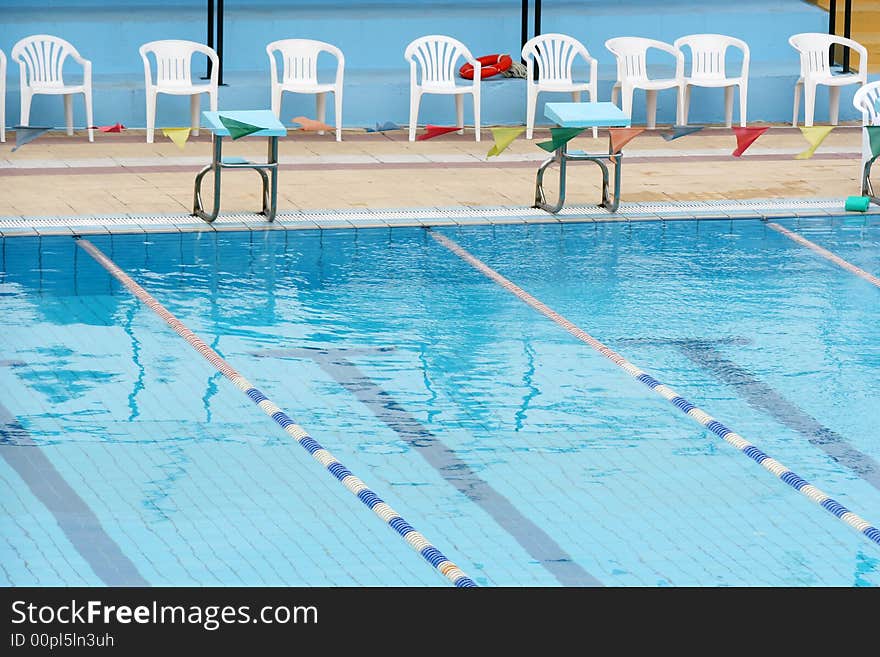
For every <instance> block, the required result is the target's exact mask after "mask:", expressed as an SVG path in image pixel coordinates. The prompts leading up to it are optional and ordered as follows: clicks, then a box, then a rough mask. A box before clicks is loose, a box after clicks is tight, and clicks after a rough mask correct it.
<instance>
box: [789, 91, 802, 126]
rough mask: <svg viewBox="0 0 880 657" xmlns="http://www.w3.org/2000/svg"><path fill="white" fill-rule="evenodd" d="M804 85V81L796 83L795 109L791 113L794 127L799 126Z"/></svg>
mask: <svg viewBox="0 0 880 657" xmlns="http://www.w3.org/2000/svg"><path fill="white" fill-rule="evenodd" d="M803 86H804V83H803V82H798V83H797V84H795V85H794V111H793V112H792V115H791V127H792V128H796V127H797V120H798V112H800V109H801V89H803Z"/></svg>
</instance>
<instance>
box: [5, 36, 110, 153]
mask: <svg viewBox="0 0 880 657" xmlns="http://www.w3.org/2000/svg"><path fill="white" fill-rule="evenodd" d="M11 56H12V59H13V61H17V62H18V67H19V69H20V70H21V77H20V80H21V81H20V84H21V117H20V118H19V124H20V125H22V126H27V125H29V121H30V115H31V100H32V99H33V97H34V96H35V95H36V94H51V95H60V96H64V119H65V122H66V123H67V134H68V135H72V134H73V94H82V95H83V97H84V98H85V106H86V129H87V130H88V132H89V141H94V140H95V137H94V130H93V127H94V125H93V123H92V63H91V62H90V61H89V60H88V59H84V58H83V57H82V56H81V55H80V54H79V52H77V50H76V48H74V47H73V45H71V44H70V43H68V42H67V41H65V40H64V39H60V38H59V37H56V36H51V35H49V34H34V35H32V36H27V37H25V38H23V39H21V40H20V41H19V42H18V43H16V44H15V45H14V46H13V47H12V53H11ZM68 57H71V58H73V60H74V61H75V62H77V63H78V64H80V65H81V66H82V68H83V81H82V84H64V75H63V70H64V60H66V59H67V58H68Z"/></svg>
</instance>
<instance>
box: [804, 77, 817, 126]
mask: <svg viewBox="0 0 880 657" xmlns="http://www.w3.org/2000/svg"><path fill="white" fill-rule="evenodd" d="M815 112H816V85H815V84H810V83H809V82H804V127H806V128H810V127H812V126H813V116H814V115H815Z"/></svg>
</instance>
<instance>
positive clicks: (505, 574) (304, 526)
mask: <svg viewBox="0 0 880 657" xmlns="http://www.w3.org/2000/svg"><path fill="white" fill-rule="evenodd" d="M778 223H779V224H781V225H783V226H785V227H786V228H788V229H790V230H793V231H796V232H798V233H799V234H801V235H803V236H804V237H806V238H807V239H809V240H811V241H813V242H815V243H817V244H819V245H821V246H823V247H824V248H826V249H828V250H830V251H832V252H834V253H835V254H837V255H838V256H840V257H841V258H844V259H846V260H848V261H849V262H851V263H853V264H854V265H856V266H858V267H861V268H862V269H865V270H866V271H868V272H870V273H872V274H874V275H877V274H878V272H880V223H878V222H877V220H876V219H874V218H870V217H858V218H846V219H834V220H829V219H801V220H796V219H783V220H779V221H778ZM432 231H433V232H434V233H438V234H441V235H443V236H446V237H447V238H449V239H451V240H453V241H454V242H455V243H457V244H458V245H460V246H461V247H462V248H463V249H465V250H466V251H467V252H469V253H470V254H472V255H473V256H474V257H476V258H478V259H480V260H481V261H482V262H484V263H485V264H486V265H488V266H489V267H491V268H492V269H494V270H496V271H497V272H499V273H500V274H501V275H503V276H504V277H506V278H508V279H509V280H510V281H512V282H513V283H515V284H516V285H518V286H519V287H521V288H522V289H524V290H525V291H527V292H528V293H529V294H531V295H532V296H534V297H535V298H537V299H538V300H540V301H541V302H543V303H544V304H546V306H548V307H549V308H551V309H553V310H554V311H555V312H557V313H559V314H560V315H562V316H564V317H565V318H566V319H568V320H569V321H571V322H572V323H574V324H575V325H577V326H578V327H580V328H581V329H583V330H584V331H586V332H587V333H589V334H590V335H591V336H593V337H595V338H596V339H597V340H600V341H602V342H603V343H604V344H606V345H608V346H609V347H611V348H612V349H614V350H615V351H616V352H618V353H619V354H621V355H622V356H623V357H624V358H626V359H628V360H629V361H631V362H632V363H634V364H635V365H637V366H638V367H640V368H641V369H643V370H645V371H646V372H648V373H649V374H651V375H652V376H653V377H655V378H656V379H658V380H659V381H660V382H662V383H664V384H666V385H668V386H670V387H672V388H674V389H675V390H676V391H677V392H678V393H679V394H680V395H681V396H682V397H684V398H686V399H687V400H688V401H689V402H691V403H692V404H695V405H696V406H698V407H700V408H701V409H703V410H705V411H706V412H707V413H709V414H711V415H712V416H714V417H715V418H717V419H718V420H719V421H720V422H722V423H724V424H725V425H726V426H728V427H730V428H731V429H732V430H734V431H736V432H737V433H738V434H740V435H741V436H743V437H744V438H745V439H747V440H749V441H750V442H752V443H754V444H755V445H756V446H757V447H758V448H760V449H761V450H763V451H764V452H765V453H767V454H768V455H769V456H771V457H772V458H774V459H776V460H777V461H779V462H781V463H782V464H783V465H784V466H785V467H786V468H788V469H790V470H792V471H794V472H795V473H797V474H798V475H799V476H800V477H802V478H803V479H804V480H806V481H807V482H809V484H811V485H813V486H815V487H816V488H818V489H820V490H821V491H823V492H824V493H825V494H826V495H828V496H830V497H831V498H833V499H834V500H835V501H837V502H839V503H840V504H842V505H843V506H845V507H846V508H847V509H849V510H851V511H852V512H853V513H856V514H858V515H859V516H861V517H862V518H864V519H865V520H866V521H868V522H869V523H870V524H872V525H873V526H874V527H877V526H880V525H878V523H880V466H878V463H880V444H878V443H877V441H876V440H875V434H876V426H877V424H878V422H880V407H878V405H877V392H876V391H877V389H878V387H880V304H878V300H880V289H878V288H877V287H875V286H874V285H872V284H870V282H867V281H865V280H863V279H861V278H858V277H856V276H854V275H853V274H852V273H850V272H848V271H845V270H843V269H841V268H839V267H837V266H835V265H834V264H832V263H830V262H829V261H828V260H826V259H823V258H822V257H820V256H818V255H817V254H816V253H814V252H812V251H810V250H809V249H806V248H804V247H803V246H801V245H799V244H797V243H795V242H793V241H792V240H790V239H788V238H787V237H785V236H784V235H782V234H780V233H779V232H777V231H774V230H772V229H771V228H770V227H768V226H767V225H766V224H765V223H763V222H761V221H757V220H754V221H753V220H734V221H673V222H638V223H589V224H567V225H560V224H543V225H510V226H504V227H491V226H473V227H449V228H435V229H432V230H426V229H420V228H400V229H397V228H395V229H391V230H386V229H367V230H339V231H332V230H324V231H284V230H278V231H264V232H241V233H240V232H216V233H179V234H151V235H147V236H144V235H142V234H138V235H103V236H88V237H87V238H83V239H87V240H88V241H89V242H91V243H92V244H94V245H95V246H96V247H97V248H98V249H100V250H101V251H102V252H103V253H104V254H105V255H106V256H107V257H108V258H110V259H111V260H112V261H113V262H115V263H116V264H117V265H118V266H119V267H120V268H121V269H122V270H123V271H124V272H126V273H127V274H128V275H129V276H131V277H132V278H133V279H134V280H135V281H136V282H137V283H138V284H140V285H141V286H143V288H144V289H146V290H147V291H148V292H149V293H150V294H151V295H153V296H154V297H155V298H156V299H157V300H158V301H159V302H160V303H161V304H163V305H164V307H165V308H167V309H168V311H170V312H171V313H173V314H174V315H175V316H176V317H177V318H179V319H180V320H181V321H182V322H183V323H184V324H185V325H186V326H187V327H189V329H191V330H192V331H193V332H194V333H195V334H197V335H198V336H199V337H200V338H201V339H202V340H204V341H205V342H206V343H208V344H209V345H210V346H211V347H212V348H213V349H214V350H215V351H216V352H217V353H219V354H220V355H221V356H222V357H223V358H224V359H225V360H226V361H227V362H228V363H229V364H230V365H231V366H232V367H234V368H235V369H237V370H238V371H239V372H240V373H241V374H242V375H243V376H245V377H247V378H248V379H249V380H250V381H251V382H252V383H253V384H254V385H255V386H256V387H257V388H259V389H260V390H261V391H262V393H263V394H265V396H266V397H268V398H269V399H270V400H271V401H272V402H274V403H275V404H277V405H278V406H279V407H280V408H281V409H282V410H283V411H284V412H285V413H287V414H288V415H289V416H290V417H291V418H292V419H293V420H294V421H295V422H296V423H298V424H300V425H302V426H303V427H304V428H305V429H306V430H307V431H309V433H310V435H311V436H312V437H314V439H315V440H317V441H318V442H319V443H320V444H321V445H322V446H323V447H325V448H326V449H327V450H329V451H330V452H331V453H332V454H333V455H334V456H335V457H336V458H337V459H338V460H339V461H341V462H342V463H343V464H344V465H345V466H346V467H347V468H348V469H349V470H350V471H351V472H352V473H353V474H354V475H356V476H357V477H360V478H361V479H362V480H363V481H364V482H365V484H366V485H367V486H369V487H370V488H371V489H372V490H373V491H375V493H376V494H377V495H378V496H379V497H381V498H382V499H383V500H384V501H386V502H387V503H388V504H389V505H390V506H391V507H393V509H394V510H395V511H397V512H398V513H399V514H400V515H401V516H403V517H404V518H405V519H406V521H407V522H409V523H410V524H411V525H412V526H413V527H414V528H415V529H416V530H418V531H420V532H421V533H422V534H424V535H425V537H426V538H427V539H428V540H429V541H430V542H432V543H433V544H434V545H435V546H436V547H437V548H438V549H439V550H440V551H441V552H442V553H443V554H444V555H445V556H446V557H448V558H449V559H450V560H452V561H453V562H455V564H457V565H458V567H459V568H461V569H462V570H463V571H464V572H465V573H466V574H467V575H468V576H469V577H470V578H472V579H473V581H474V582H476V583H477V584H479V585H483V586H560V585H561V586H594V585H602V586H617V587H624V586H630V587H644V586H650V587H655V586H777V587H782V586H847V587H849V586H877V585H880V546H878V544H877V543H876V542H873V541H872V540H870V539H869V538H867V537H866V536H865V535H863V534H861V533H859V532H858V531H856V530H855V529H854V528H853V527H851V526H849V525H847V524H846V523H844V522H842V521H841V520H840V519H838V518H837V517H835V515H833V514H832V513H829V512H828V511H827V510H826V509H825V508H822V507H821V506H819V505H818V504H816V503H815V502H813V501H811V500H810V499H808V498H807V497H806V496H804V495H803V494H801V493H799V492H798V491H797V490H795V489H794V488H792V487H791V486H789V485H786V483H784V482H783V481H781V480H780V479H779V478H777V477H775V476H774V475H773V474H771V473H770V472H768V471H767V470H766V469H764V468H762V467H761V466H760V465H758V464H757V463H755V461H753V460H752V459H750V458H748V457H747V456H746V455H744V454H743V453H742V452H741V451H739V450H737V449H736V448H734V447H732V446H731V445H730V444H728V443H726V442H725V441H724V440H721V439H720V438H719V437H718V436H717V435H715V434H713V433H712V432H711V431H708V430H707V429H706V428H705V427H704V426H701V425H700V424H699V423H697V422H695V421H694V420H693V419H691V418H689V417H687V416H686V415H684V414H682V413H681V411H679V410H678V409H677V408H676V407H675V406H673V405H671V404H670V403H669V402H668V401H666V400H665V399H663V398H662V397H660V396H659V395H657V394H655V393H654V392H652V391H651V390H650V389H648V388H647V387H646V386H645V385H643V384H642V383H640V382H639V381H637V380H635V379H634V378H632V377H631V376H630V375H628V374H627V373H626V372H624V371H623V370H621V369H620V368H619V367H618V366H617V365H615V364H614V363H613V362H611V361H610V360H608V359H607V358H605V357H604V356H602V355H601V354H599V353H597V351H595V350H594V349H592V348H591V347H590V346H589V345H587V344H585V343H584V342H582V341H579V340H577V339H576V338H575V337H573V336H572V335H571V334H570V333H568V332H566V331H565V330H563V329H562V328H561V327H560V326H559V325H558V324H556V323H554V322H553V321H551V320H550V319H548V318H547V317H546V316H544V315H542V314H539V313H538V312H536V311H535V310H534V309H533V308H531V307H529V306H528V305H527V304H525V303H524V302H523V301H522V300H521V299H519V298H517V297H516V296H514V295H512V294H511V293H510V292H509V291H508V290H506V289H504V288H502V287H501V286H500V285H498V284H497V283H496V282H494V281H493V280H491V279H490V278H488V277H487V276H486V275H485V274H484V273H481V272H480V271H478V270H477V269H475V268H474V267H472V266H471V265H469V264H468V263H467V262H465V261H464V260H462V259H461V258H460V257H458V256H457V255H456V254H454V253H453V252H451V251H450V250H448V249H446V248H444V247H443V246H442V244H440V243H439V242H438V241H437V240H436V239H433V238H432ZM0 265H2V267H0V272H2V274H0V335H2V336H3V338H2V340H0V390H2V397H0V455H2V456H3V458H2V459H0V584H4V585H13V586H22V585H38V586H48V585H51V586H57V585H104V584H149V585H157V586H158V585H174V586H177V585H194V586H202V585H206V586H219V585H222V586H225V585H244V586H266V585H283V586H445V585H448V583H449V582H448V581H447V580H446V579H445V578H444V577H443V576H442V575H440V574H439V573H438V571H437V570H436V569H434V568H432V567H431V564H429V563H428V562H427V561H426V560H425V559H424V558H423V557H422V556H421V555H420V554H419V553H418V552H416V551H415V550H413V549H412V548H411V547H410V546H409V545H408V544H407V543H406V542H405V541H404V540H402V539H401V536H400V535H399V534H398V533H396V532H395V531H394V530H393V529H390V528H389V527H388V526H387V525H386V524H385V523H383V522H382V521H381V520H380V519H379V518H377V517H376V516H375V515H374V514H373V513H371V511H370V509H368V508H367V507H366V506H364V505H363V504H362V503H361V502H360V501H359V500H358V498H356V497H355V496H353V495H352V494H351V493H350V492H349V491H348V490H346V489H345V488H344V487H343V486H342V485H340V482H339V481H337V480H336V478H334V477H333V476H332V475H331V474H329V473H328V472H327V471H326V470H325V469H324V468H322V467H321V466H320V465H319V464H318V463H316V462H315V460H313V459H312V457H311V456H310V455H309V453H308V452H307V451H305V450H304V449H302V447H301V446H300V445H299V444H297V443H296V441H294V440H293V439H291V438H290V436H288V435H287V434H286V433H285V432H284V431H283V430H282V429H281V428H280V427H279V426H278V425H277V424H276V423H275V422H273V421H272V420H271V419H270V418H268V417H267V416H266V414H264V413H263V412H261V410H260V409H259V408H258V407H257V406H255V405H254V403H253V402H252V401H251V400H250V399H249V398H248V397H247V396H246V395H244V394H242V392H241V391H240V390H239V389H238V388H236V387H235V386H234V385H233V384H232V383H230V381H228V380H227V379H226V378H224V377H223V376H222V375H221V374H220V373H219V372H218V371H217V370H216V369H215V368H214V367H213V366H212V365H211V363H209V362H208V360H206V359H205V358H204V357H203V356H202V355H200V354H199V353H198V352H197V351H195V350H194V349H193V348H192V347H191V346H190V345H188V344H187V343H186V342H185V341H184V340H183V339H182V338H181V337H180V336H179V335H178V334H177V333H175V332H174V331H173V330H171V328H169V327H168V325H167V324H166V323H165V321H163V319H162V318H161V317H160V316H159V315H157V313H156V312H154V311H153V310H152V309H150V308H149V307H148V306H147V305H145V304H143V303H142V302H141V301H139V300H138V299H137V298H136V297H134V296H133V295H132V294H131V293H130V292H129V291H128V290H127V289H126V288H124V287H123V286H122V285H120V284H119V283H118V282H117V281H116V279H114V278H113V277H112V276H111V275H110V274H109V273H108V272H107V271H106V270H105V269H104V268H103V267H101V266H100V265H99V264H98V263H97V262H96V261H95V260H94V259H93V258H92V257H91V256H90V255H89V254H88V253H87V252H86V250H84V249H82V248H80V246H78V245H77V241H76V239H74V238H72V237H42V238H28V237H15V238H7V239H5V240H3V241H2V260H0Z"/></svg>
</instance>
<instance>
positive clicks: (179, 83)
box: [138, 39, 220, 87]
mask: <svg viewBox="0 0 880 657" xmlns="http://www.w3.org/2000/svg"><path fill="white" fill-rule="evenodd" d="M138 52H140V55H141V59H143V60H144V75H145V76H146V82H147V85H152V86H156V87H188V86H191V85H192V57H193V55H194V54H196V53H201V54H203V55H207V56H208V58H210V59H211V61H212V63H213V65H212V66H211V84H217V79H218V78H217V76H218V69H219V67H220V64H219V59H218V57H217V53H216V52H214V49H213V48H209V47H208V46H206V45H204V44H201V43H197V42H195V41H184V40H180V39H165V40H160V41H150V42H149V43H145V44H143V45H142V46H141V47H140V48H139V49H138ZM150 54H152V55H153V57H154V58H155V59H156V81H155V83H154V82H153V81H152V80H153V73H152V68H151V66H150V58H149V55H150Z"/></svg>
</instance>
